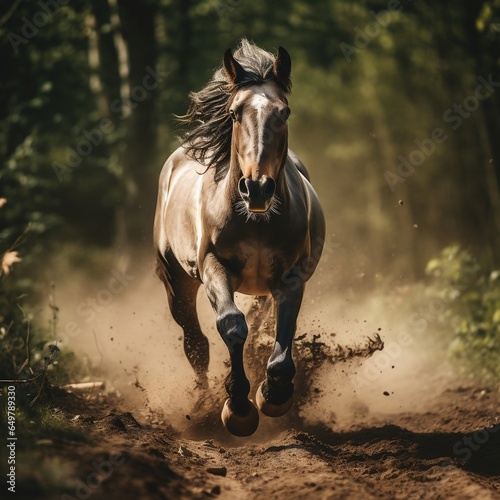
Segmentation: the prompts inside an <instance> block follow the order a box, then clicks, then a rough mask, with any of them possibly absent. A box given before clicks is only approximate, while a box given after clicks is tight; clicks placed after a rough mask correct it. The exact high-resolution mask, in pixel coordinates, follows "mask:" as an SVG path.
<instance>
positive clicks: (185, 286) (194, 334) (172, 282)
mask: <svg viewBox="0 0 500 500" xmlns="http://www.w3.org/2000/svg"><path fill="white" fill-rule="evenodd" d="M157 274H158V275H159V277H160V279H161V280H162V281H163V283H164V285H165V288H166V291H167V296H168V304H169V307H170V312H171V313H172V317H173V318H174V320H175V322H176V323H177V324H178V325H179V326H180V327H181V328H182V330H183V331H184V353H185V354H186V358H187V359H188V361H189V364H190V365H191V366H192V368H193V370H194V372H195V374H196V381H197V385H198V386H199V387H200V388H206V387H208V364H209V360H210V355H209V342H208V339H207V337H206V336H205V335H204V334H203V332H202V331H201V328H200V323H199V321H198V315H197V311H196V296H197V293H198V289H199V288H200V285H201V283H200V282H199V281H198V280H196V279H194V278H192V277H191V276H189V275H188V274H187V273H186V272H185V271H184V269H182V267H181V266H180V264H179V263H178V262H177V260H176V259H175V257H174V256H173V255H169V256H168V260H165V259H162V258H159V263H158V271H157Z"/></svg>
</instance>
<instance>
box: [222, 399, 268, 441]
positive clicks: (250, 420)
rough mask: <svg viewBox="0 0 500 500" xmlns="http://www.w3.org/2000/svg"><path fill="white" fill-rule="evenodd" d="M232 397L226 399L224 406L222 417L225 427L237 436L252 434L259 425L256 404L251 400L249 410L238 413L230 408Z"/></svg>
mask: <svg viewBox="0 0 500 500" xmlns="http://www.w3.org/2000/svg"><path fill="white" fill-rule="evenodd" d="M230 402H231V400H230V399H226V402H225V403H224V407H223V408H222V413H221V418H222V423H223V424H224V427H225V428H226V429H227V430H228V431H229V432H230V433H231V434H234V435H235V436H239V437H245V436H251V435H252V434H253V433H254V432H255V431H256V430H257V427H258V426H259V412H258V411H257V408H255V406H254V404H253V403H252V402H251V401H249V402H248V405H249V410H248V413H247V414H246V415H243V416H242V415H238V414H236V413H234V412H233V411H232V410H231V408H230Z"/></svg>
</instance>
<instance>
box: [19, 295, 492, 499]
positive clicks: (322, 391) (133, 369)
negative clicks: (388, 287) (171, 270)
mask: <svg viewBox="0 0 500 500" xmlns="http://www.w3.org/2000/svg"><path fill="white" fill-rule="evenodd" d="M153 286H157V285H153ZM148 287H149V285H148ZM155 293H156V291H155ZM155 293H152V292H151V290H150V288H147V289H145V291H144V296H145V297H148V300H149V297H156V296H158V297H161V298H163V295H159V294H158V295H155ZM136 297H137V294H136ZM315 300H316V299H315ZM133 301H136V298H134V299H133ZM133 301H131V302H132V303H135V302H133ZM357 303H358V307H359V310H358V311H354V312H352V314H351V318H349V314H348V313H349V311H348V310H347V309H346V308H345V307H344V305H343V304H340V306H338V307H337V306H336V305H335V304H334V303H333V302H332V300H331V299H329V300H328V302H327V307H325V304H324V303H323V305H322V304H321V303H318V301H317V300H316V302H314V301H313V300H311V303H310V304H309V305H308V304H307V303H306V304H305V306H304V308H305V312H304V313H303V315H302V318H305V320H304V319H303V320H302V323H301V325H299V333H298V336H297V342H296V350H295V359H296V362H297V365H298V370H297V376H296V379H295V383H296V398H295V405H294V407H293V409H292V410H291V411H290V412H289V414H287V415H286V416H285V417H282V418H279V419H270V418H267V417H264V416H261V422H260V426H259V429H258V431H257V432H256V433H255V434H254V435H253V436H251V437H249V438H235V437H233V436H231V435H229V434H228V433H227V431H226V430H225V429H224V428H223V426H222V424H221V422H220V417H219V412H220V408H221V405H222V402H223V401H224V397H225V395H224V391H223V386H222V378H223V374H224V372H225V371H226V370H227V366H226V365H225V364H224V359H225V357H226V353H224V351H223V349H221V348H220V346H219V344H221V343H220V342H219V343H217V341H216V340H214V341H212V339H211V348H212V353H213V357H212V361H211V367H214V368H215V369H214V370H212V372H211V378H212V380H211V388H210V391H208V392H204V393H200V392H198V391H196V390H194V389H193V376H192V373H191V371H190V369H189V366H187V363H186V362H185V360H184V357H183V353H182V348H181V347H180V346H181V341H180V339H179V338H177V333H175V335H174V338H175V339H176V340H177V342H172V341H171V340H168V341H164V340H162V339H164V338H165V334H164V330H165V321H164V320H163V319H158V313H155V312H154V311H151V310H150V309H148V308H147V307H146V306H145V307H144V310H143V312H142V317H139V315H137V317H136V316H135V313H136V309H135V307H131V306H130V304H125V306H124V305H123V304H122V303H120V304H118V303H117V304H116V307H117V309H116V310H117V311H118V313H119V314H120V318H119V320H118V319H117V316H116V315H115V316H111V317H110V319H109V322H108V323H106V321H105V319H104V318H103V316H101V317H100V318H99V323H98V325H97V324H96V325H97V326H98V327H99V329H97V328H96V330H97V336H95V339H94V338H93V337H89V338H90V340H89V338H87V339H86V338H84V337H83V335H82V338H81V341H82V342H81V343H82V345H85V346H89V345H92V344H93V341H94V340H96V342H97V340H99V342H100V344H99V345H98V346H97V347H98V351H99V356H100V357H101V358H102V359H104V360H105V361H106V366H107V367H108V368H109V369H110V373H109V377H108V380H107V386H108V388H107V390H106V391H101V392H98V391H97V392H91V393H87V394H80V395H77V394H65V395H61V396H59V397H58V398H57V406H58V407H60V408H61V409H62V410H63V412H64V415H65V418H67V420H68V421H69V422H71V423H72V424H73V425H75V426H76V427H83V428H85V429H86V430H87V431H88V432H89V434H90V436H91V441H90V442H89V443H75V442H71V443H69V442H65V441H57V440H54V441H51V442H45V443H39V444H38V445H37V449H36V450H33V453H32V462H33V467H32V468H31V469H26V468H25V470H24V471H22V472H21V473H20V476H19V478H18V485H19V491H18V492H17V498H30V499H31V498H36V499H38V498H40V499H45V498H46V499H61V498H63V499H65V500H69V499H75V498H78V499H88V498H90V499H101V498H102V499H106V500H114V499H117V500H118V499H120V500H128V499H177V498H206V497H209V498H210V497H212V498H223V499H257V498H262V497H267V498H278V499H281V498H286V499H295V498H296V499H299V498H301V499H302V498H352V499H361V498H363V499H364V498H401V499H403V498H404V499H407V498H410V499H419V498H436V499H448V498H456V499H496V498H498V499H500V392H499V391H498V389H496V390H492V389H489V388H487V387H479V386H475V385H472V384H467V383H466V384H464V383H463V382H460V381H457V380H456V379H455V378H454V377H453V376H450V374H449V373H448V372H447V370H446V369H445V368H444V364H443V363H442V361H441V360H442V359H443V355H442V353H441V352H435V353H433V352H432V351H431V350H430V349H429V346H428V345H425V343H424V344H423V345H421V344H422V342H420V339H419V341H418V342H417V341H414V342H413V343H411V344H403V343H402V342H399V344H398V342H397V341H398V339H401V338H402V337H401V335H400V334H401V331H402V329H401V325H398V324H397V321H398V320H397V318H396V316H395V314H392V316H391V318H390V321H386V323H383V322H382V321H380V317H383V315H382V314H380V313H379V310H380V307H379V306H377V311H376V314H375V315H374V316H373V317H375V318H376V319H375V320H373V317H372V316H370V313H369V310H368V309H369V308H368V307H367V305H366V304H365V303H361V301H359V300H358V301H357ZM391 304H392V302H391ZM155 307H156V306H155ZM162 307H164V304H162ZM350 307H351V309H352V306H350ZM202 309H203V307H202ZM322 309H323V310H325V311H326V319H327V321H326V322H325V321H323V323H321V321H320V320H317V319H314V318H317V317H319V313H320V312H321V310H322ZM109 311H111V312H112V309H111V308H110V309H109ZM247 311H248V314H247V319H248V322H249V325H250V326H251V332H253V333H251V335H250V340H253V342H250V343H249V345H248V348H246V349H247V350H246V359H247V368H248V373H249V378H250V380H251V382H252V387H253V388H254V390H255V387H256V386H257V383H258V382H260V380H261V378H262V376H263V373H264V366H265V362H266V359H267V356H268V355H269V351H270V347H271V342H272V335H271V330H272V311H271V308H270V307H269V304H266V303H264V302H262V301H256V302H254V303H253V304H251V305H250V309H247ZM359 311H362V313H359ZM316 313H318V314H316ZM127 314H128V316H127ZM146 317H147V318H152V319H151V325H153V326H151V325H146V326H143V324H144V323H145V319H144V318H146ZM207 317H208V318H210V321H211V322H213V319H212V317H211V316H209V315H207ZM311 318H313V319H312V320H311ZM331 318H335V322H333V321H331ZM358 318H359V319H358ZM363 318H365V319H363ZM120 321H121V323H122V324H124V325H125V326H123V327H121V326H120ZM205 323H207V321H205ZM208 323H209V322H208ZM325 324H326V325H328V324H335V325H336V327H337V329H336V332H335V333H334V332H332V331H330V330H329V328H327V327H325ZM388 324H389V326H387V325H388ZM401 324H402V323H401ZM106 325H109V326H106ZM155 325H157V326H158V330H159V331H161V336H160V334H159V335H158V336H157V337H155V333H154V328H153V327H154V326H155ZM391 325H392V326H391ZM202 326H203V327H204V329H205V331H208V332H210V331H211V330H212V331H213V325H212V326H210V325H209V326H207V325H206V324H205V325H202ZM403 326H404V325H403ZM108 328H109V331H107V330H108ZM172 328H175V325H174V326H172V323H171V322H170V323H169V324H168V329H170V330H171V329H172ZM210 329H211V330H210ZM120 330H121V332H122V333H119V332H120ZM144 330H146V331H147V332H148V333H147V335H145V336H143V337H140V336H138V335H137V332H138V331H144ZM257 331H258V332H259V334H258V335H256V332H257ZM353 331H354V333H355V335H354V336H353V337H349V336H348V335H347V336H346V332H347V333H349V335H350V334H351V333H352V332H353ZM127 332H129V334H128V336H127V335H126V334H127ZM431 333H432V332H431ZM120 335H122V336H120ZM378 335H380V337H381V338H382V340H380V339H379V338H378ZM214 338H215V337H214ZM353 338H354V340H353ZM162 342H163V344H162ZM382 342H385V343H386V347H385V349H384V350H383V351H381V352H379V351H378V350H379V349H381V347H382ZM177 344H178V345H177ZM432 345H434V344H431V347H432ZM395 346H399V347H400V349H399V351H397V350H395ZM434 350H436V349H434ZM221 353H222V354H221ZM370 356H371V357H370ZM384 356H385V357H384ZM113 360H114V361H113ZM251 360H254V361H251ZM370 363H371V364H370ZM436 363H439V364H436ZM141 367H142V368H141ZM124 380H126V381H127V382H128V384H129V386H128V389H127V388H126V387H124V386H123V384H122V386H120V387H119V388H118V383H122V382H123V381H124ZM251 396H252V393H251ZM54 469H57V471H58V472H57V475H54V473H53V471H54Z"/></svg>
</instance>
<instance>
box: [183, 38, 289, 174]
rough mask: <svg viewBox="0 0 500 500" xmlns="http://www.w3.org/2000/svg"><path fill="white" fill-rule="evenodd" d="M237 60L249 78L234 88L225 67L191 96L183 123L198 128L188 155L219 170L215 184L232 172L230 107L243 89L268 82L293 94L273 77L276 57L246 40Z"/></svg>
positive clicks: (187, 142)
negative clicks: (229, 171) (235, 96)
mask: <svg viewBox="0 0 500 500" xmlns="http://www.w3.org/2000/svg"><path fill="white" fill-rule="evenodd" d="M234 57H235V59H236V60H237V61H238V62H239V63H240V64H241V66H243V68H244V69H245V71H246V73H247V75H246V78H245V80H244V81H243V82H241V83H238V84H235V85H233V84H232V83H231V82H230V81H229V79H228V76H227V73H226V70H225V69H224V66H223V65H221V66H220V67H219V68H217V69H216V70H215V73H214V75H213V77H212V79H211V80H210V81H209V82H208V83H207V85H206V86H205V87H204V88H203V89H202V90H200V91H199V92H191V93H190V94H189V107H188V111H187V113H186V114H185V115H183V116H180V117H179V121H180V122H181V123H183V124H185V125H187V126H194V128H192V129H191V130H189V131H188V132H187V133H186V134H185V135H184V136H183V138H182V146H183V147H184V148H185V150H186V153H187V155H188V156H189V157H190V158H192V159H194V160H196V161H197V162H198V163H200V164H201V165H203V166H205V167H206V169H205V171H204V172H203V173H205V172H206V171H207V170H208V169H209V168H211V167H214V168H215V181H216V182H218V181H219V180H221V179H222V178H223V177H224V176H225V175H226V173H227V171H228V169H229V160H230V157H231V135H232V130H233V126H232V120H231V117H230V116H229V113H228V105H229V103H230V101H231V99H232V98H233V96H234V94H235V93H236V92H237V91H238V90H239V89H240V88H242V87H245V86H248V85H256V84H260V83H263V82H265V81H269V80H272V81H275V82H276V83H277V84H278V85H279V86H280V87H281V88H282V90H283V91H284V92H285V93H289V92H290V90H291V86H292V84H291V82H290V80H288V81H282V80H280V79H278V78H276V76H275V75H274V73H273V65H274V61H275V56H274V55H273V54H271V53H270V52H267V51H265V50H263V49H261V48H259V47H257V46H256V45H255V44H254V43H252V42H250V41H248V40H247V39H246V38H243V39H242V40H241V42H240V44H239V46H238V47H237V49H236V50H235V52H234Z"/></svg>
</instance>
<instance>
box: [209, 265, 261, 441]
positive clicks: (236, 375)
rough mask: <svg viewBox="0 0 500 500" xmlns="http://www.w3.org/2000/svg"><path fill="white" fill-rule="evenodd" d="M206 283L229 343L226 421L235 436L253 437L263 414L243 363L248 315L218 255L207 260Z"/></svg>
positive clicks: (224, 421)
mask: <svg viewBox="0 0 500 500" xmlns="http://www.w3.org/2000/svg"><path fill="white" fill-rule="evenodd" d="M203 283H204V285H205V290H206V292H207V296H208V298H209V300H210V303H211V305H212V307H213V309H214V311H215V314H216V324H217V330H218V332H219V334H220V336H221V338H222V340H223V341H224V343H225V344H226V346H227V348H228V351H229V356H230V359H231V369H230V372H229V375H228V376H227V378H226V381H225V387H226V391H227V394H228V396H229V398H228V399H227V400H226V402H225V403H224V408H223V410H222V414H221V417H222V422H223V424H224V426H225V427H226V428H227V430H228V431H229V432H231V433H232V434H234V435H235V436H250V435H251V434H253V433H254V432H255V431H256V430H257V427H258V425H259V414H258V412H257V409H256V408H255V406H254V404H253V403H252V402H251V401H249V399H248V393H249V392H250V382H249V381H248V378H247V376H246V374H245V369H244V366H243V347H244V345H245V341H246V339H247V336H248V327H247V324H246V321H245V316H244V314H243V313H242V312H241V311H240V310H239V309H238V308H237V307H236V304H235V303H234V291H233V290H234V283H233V280H232V279H231V276H230V274H229V273H228V272H227V271H226V269H225V268H224V267H223V266H222V265H221V264H220V262H218V261H217V259H216V258H215V257H214V256H208V257H207V258H206V260H205V265H204V272H203Z"/></svg>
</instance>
